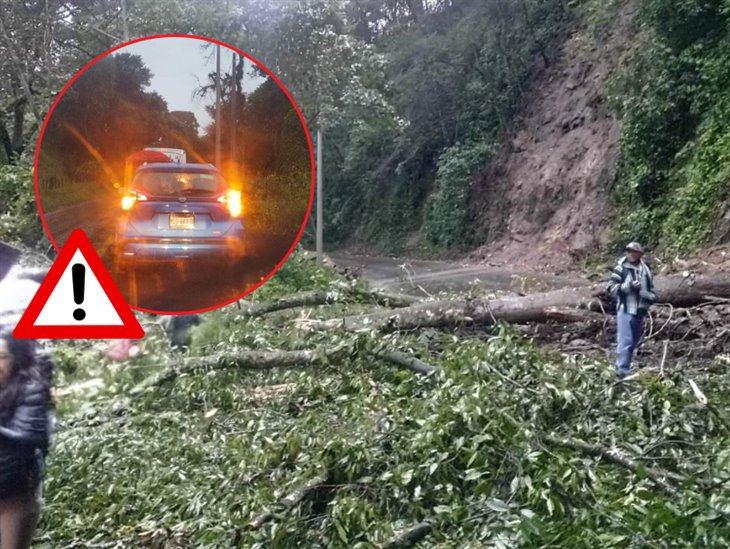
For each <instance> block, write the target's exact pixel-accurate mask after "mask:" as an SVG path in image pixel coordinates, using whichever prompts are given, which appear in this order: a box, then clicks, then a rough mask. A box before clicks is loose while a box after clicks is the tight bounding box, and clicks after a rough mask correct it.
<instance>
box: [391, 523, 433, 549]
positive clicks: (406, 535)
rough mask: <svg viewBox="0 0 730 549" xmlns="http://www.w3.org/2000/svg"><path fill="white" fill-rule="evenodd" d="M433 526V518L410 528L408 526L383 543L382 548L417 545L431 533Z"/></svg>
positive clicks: (394, 548) (392, 548)
mask: <svg viewBox="0 0 730 549" xmlns="http://www.w3.org/2000/svg"><path fill="white" fill-rule="evenodd" d="M433 526H434V521H433V520H428V519H427V520H424V521H422V522H419V523H418V524H416V525H415V526H411V527H410V528H406V529H405V530H401V531H400V532H398V533H397V534H396V535H395V536H393V537H392V538H391V539H389V540H388V541H386V542H385V543H384V544H383V545H381V548H382V549H396V548H397V547H410V546H412V545H415V544H416V543H418V542H419V541H421V540H422V539H423V538H425V537H426V536H427V535H428V534H430V533H431V530H432V529H433Z"/></svg>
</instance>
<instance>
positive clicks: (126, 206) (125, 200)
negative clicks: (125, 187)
mask: <svg viewBox="0 0 730 549" xmlns="http://www.w3.org/2000/svg"><path fill="white" fill-rule="evenodd" d="M138 200H139V201H143V200H147V197H146V196H145V195H143V194H142V193H138V192H137V191H129V194H125V195H124V196H123V197H122V209H123V210H131V209H132V206H134V205H135V203H136V202H137V201H138Z"/></svg>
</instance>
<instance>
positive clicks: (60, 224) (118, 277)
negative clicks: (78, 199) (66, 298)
mask: <svg viewBox="0 0 730 549" xmlns="http://www.w3.org/2000/svg"><path fill="white" fill-rule="evenodd" d="M120 214H121V211H120V209H119V206H118V205H117V203H116V200H113V197H112V198H110V199H109V200H102V199H99V200H91V201H86V202H83V203H79V204H75V205H72V206H67V207H64V208H62V209H59V210H56V211H54V212H51V213H47V214H45V218H46V223H47V224H48V228H49V230H50V232H51V234H52V235H53V237H54V240H55V242H56V245H57V246H59V247H63V244H64V243H65V242H66V240H67V239H68V236H69V235H70V234H71V232H72V231H73V230H74V229H76V228H80V229H83V231H84V232H85V233H86V235H87V236H88V237H89V240H91V242H92V243H93V244H94V248H95V249H96V251H97V252H98V253H99V256H100V257H101V259H102V261H103V262H104V264H105V266H106V267H107V269H108V270H109V272H110V273H111V274H112V277H113V278H114V280H115V282H116V283H117V286H118V287H119V289H120V290H121V292H122V294H123V295H124V297H125V299H126V300H127V302H128V303H129V304H130V305H133V306H135V307H138V308H141V309H146V310H150V311H156V312H165V313H174V312H188V311H197V310H201V309H208V308H211V307H215V306H218V305H221V304H223V303H226V302H230V301H232V300H234V299H236V298H238V297H240V296H241V295H242V294H244V293H246V292H248V291H249V290H250V289H251V288H253V287H254V286H255V285H257V284H258V283H260V282H261V280H263V279H264V278H265V277H266V275H268V274H269V273H270V272H271V271H272V270H273V269H274V267H275V266H276V265H277V263H279V261H281V259H282V258H283V257H284V254H285V253H286V252H287V250H288V249H289V247H290V246H291V244H292V242H293V239H294V234H292V235H279V236H274V235H272V233H271V232H270V231H267V230H266V227H258V226H256V225H255V224H254V223H247V224H246V225H245V226H246V234H247V242H246V254H245V257H244V258H243V259H242V260H241V261H240V262H237V263H235V264H225V265H221V264H217V263H212V262H211V263H207V262H197V263H190V262H186V261H184V260H182V261H178V262H175V263H164V262H160V263H158V264H157V263H156V264H154V265H151V266H146V267H142V268H134V269H130V270H128V271H123V272H116V271H114V268H113V267H114V261H113V257H112V253H111V243H112V241H113V235H114V229H115V224H116V220H117V219H118V218H119V215H120ZM244 222H245V220H244Z"/></svg>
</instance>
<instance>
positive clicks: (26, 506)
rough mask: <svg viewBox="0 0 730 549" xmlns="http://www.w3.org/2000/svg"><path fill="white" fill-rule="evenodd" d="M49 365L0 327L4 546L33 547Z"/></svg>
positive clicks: (46, 437)
mask: <svg viewBox="0 0 730 549" xmlns="http://www.w3.org/2000/svg"><path fill="white" fill-rule="evenodd" d="M52 417H53V415H52V400H51V379H50V367H49V365H48V364H46V363H45V361H43V360H42V359H41V358H40V357H39V356H38V354H37V353H36V348H35V342H34V341H32V340H25V339H15V338H13V336H12V334H11V331H10V330H9V329H2V328H0V548H1V549H27V548H29V547H30V546H31V542H32V539H33V534H34V532H35V528H36V524H37V522H38V516H39V513H40V492H41V483H42V480H43V477H44V473H45V459H46V456H47V455H48V447H49V444H50V438H51V430H52Z"/></svg>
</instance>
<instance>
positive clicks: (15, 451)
mask: <svg viewBox="0 0 730 549" xmlns="http://www.w3.org/2000/svg"><path fill="white" fill-rule="evenodd" d="M51 410H52V408H51V403H50V402H49V399H48V394H47V391H46V390H45V388H44V387H43V386H42V385H41V384H40V383H38V382H30V383H28V384H27V385H25V386H24V387H23V389H22V390H21V393H20V395H19V397H18V402H17V405H16V407H15V410H14V411H13V414H12V415H11V416H10V417H9V418H7V419H5V420H4V421H2V422H0V499H4V498H8V497H13V496H15V495H18V494H21V493H26V492H27V491H29V490H33V489H34V488H35V486H37V484H38V483H39V482H40V480H41V479H42V478H43V476H44V473H45V456H46V455H47V453H48V447H49V444H50V437H51V430H52V418H53V416H52V411H51Z"/></svg>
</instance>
